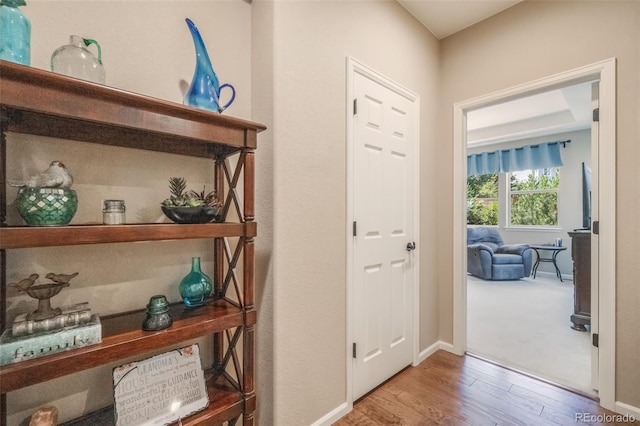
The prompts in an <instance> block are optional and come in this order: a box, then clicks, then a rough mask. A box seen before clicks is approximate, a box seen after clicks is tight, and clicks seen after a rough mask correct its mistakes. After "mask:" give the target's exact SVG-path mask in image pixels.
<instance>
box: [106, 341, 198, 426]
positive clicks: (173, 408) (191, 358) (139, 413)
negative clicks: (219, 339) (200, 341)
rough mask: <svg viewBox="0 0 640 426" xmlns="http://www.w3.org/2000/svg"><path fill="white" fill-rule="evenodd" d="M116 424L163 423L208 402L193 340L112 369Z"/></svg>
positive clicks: (186, 413) (181, 416)
mask: <svg viewBox="0 0 640 426" xmlns="http://www.w3.org/2000/svg"><path fill="white" fill-rule="evenodd" d="M113 387H114V397H115V416H116V426H138V425H167V424H169V423H173V422H175V421H178V420H179V419H182V418H184V417H186V416H188V415H190V414H193V413H195V412H197V411H201V410H203V409H205V408H206V407H207V406H208V405H209V395H208V394H207V389H206V385H205V380H204V372H203V371H202V364H201V362H200V348H199V346H198V345H197V344H194V345H191V346H187V347H184V348H180V349H175V350H172V351H170V352H166V353H163V354H160V355H156V356H154V357H151V358H147V359H145V360H142V361H136V362H132V363H130V364H125V365H121V366H120V367H116V368H114V369H113Z"/></svg>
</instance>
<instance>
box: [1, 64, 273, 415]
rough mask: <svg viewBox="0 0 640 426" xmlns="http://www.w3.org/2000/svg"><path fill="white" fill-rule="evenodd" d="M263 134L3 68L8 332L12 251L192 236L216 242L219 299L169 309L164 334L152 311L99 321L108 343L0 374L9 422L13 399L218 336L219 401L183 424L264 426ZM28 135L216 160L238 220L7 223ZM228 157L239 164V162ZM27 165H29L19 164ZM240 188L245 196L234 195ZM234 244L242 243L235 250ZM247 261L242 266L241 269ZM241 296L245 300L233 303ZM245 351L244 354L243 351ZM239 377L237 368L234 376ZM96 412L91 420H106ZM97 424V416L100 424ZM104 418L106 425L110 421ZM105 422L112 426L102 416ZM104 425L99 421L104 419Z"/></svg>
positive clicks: (213, 381)
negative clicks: (258, 274)
mask: <svg viewBox="0 0 640 426" xmlns="http://www.w3.org/2000/svg"><path fill="white" fill-rule="evenodd" d="M264 129H265V126H263V125H262V124H259V123H254V122H251V121H247V120H241V119H237V118H233V117H228V116H222V115H219V114H214V113H210V112H207V111H203V110H199V109H194V108H190V107H186V106H183V105H180V104H176V103H172V102H167V101H163V100H160V99H154V98H150V97H147V96H141V95H138V94H134V93H130V92H125V91H122V90H117V89H113V88H109V87H105V86H101V85H97V84H93V83H90V82H86V81H82V80H77V79H74V78H70V77H66V76H62V75H58V74H54V73H51V72H47V71H42V70H38V69H34V68H30V67H25V66H22V65H17V64H13V63H10V62H5V61H0V130H1V133H0V167H1V170H0V266H1V269H0V275H1V276H0V278H1V283H0V299H1V301H2V303H1V304H0V305H1V307H0V309H1V312H0V313H1V315H0V321H1V323H0V326H1V327H2V330H3V331H4V329H5V328H6V327H7V324H8V318H7V312H6V303H5V302H6V289H7V276H6V275H7V274H6V263H7V257H6V251H7V250H11V249H18V248H29V247H52V246H65V245H83V244H109V243H128V242H136V241H163V240H185V239H203V238H205V239H211V240H213V244H212V247H213V250H214V263H215V270H214V275H213V281H214V291H213V294H212V297H211V299H210V301H209V302H208V303H207V305H206V306H205V307H202V308H197V309H189V308H186V307H185V306H184V305H183V304H175V305H172V307H171V314H172V317H173V320H174V322H173V325H172V326H171V327H170V328H168V329H165V330H162V331H159V332H145V331H142V329H141V327H140V326H141V324H142V320H143V318H144V315H145V312H144V310H140V311H136V312H124V313H120V314H117V315H111V316H108V317H103V318H101V322H102V329H103V336H102V343H100V344H98V345H93V346H87V347H83V348H79V349H74V350H70V351H66V352H62V353H57V354H53V355H49V356H44V357H40V358H35V359H31V360H28V361H23V362H19V363H15V364H9V365H5V366H2V367H0V394H1V397H0V414H1V418H0V420H1V423H2V424H6V419H7V400H6V394H7V393H8V392H12V391H14V390H17V389H20V388H23V387H26V386H30V385H34V384H37V383H42V382H45V381H48V380H51V379H54V378H57V377H62V376H66V375H69V374H73V373H77V372H80V371H83V370H85V369H89V368H93V367H97V366H100V365H106V364H110V363H112V362H114V361H117V360H121V359H125V358H131V357H135V356H141V357H144V356H145V354H148V353H150V352H153V351H157V349H158V348H162V347H169V346H172V345H175V344H179V343H181V342H185V341H188V340H192V339H194V338H198V337H202V336H207V335H212V336H213V338H212V340H213V348H212V352H213V358H214V365H213V368H211V369H210V370H208V371H207V373H206V374H207V384H208V387H209V396H210V401H211V403H210V404H209V406H208V407H207V408H206V409H205V410H204V411H202V412H199V413H197V414H195V415H192V416H190V417H189V418H186V419H182V423H183V424H184V425H197V424H207V425H209V424H221V423H224V422H229V423H230V424H235V423H236V422H237V421H238V419H239V418H240V417H242V419H243V424H244V425H245V426H250V425H253V424H254V410H255V406H256V398H255V389H254V373H253V372H254V344H255V343H254V342H255V335H254V334H255V324H256V318H257V315H256V310H255V306H254V272H253V265H254V237H255V236H256V234H257V226H256V223H255V222H254V176H255V175H254V173H255V172H254V151H255V149H256V147H257V134H258V133H259V132H261V131H263V130H264ZM11 133H26V134H32V135H40V136H50V137H56V138H64V139H70V140H76V141H82V142H88V143H95V144H104V145H114V146H120V147H123V148H136V149H144V150H150V151H158V152H166V153H172V154H181V155H188V156H193V157H204V158H210V159H211V160H212V161H214V164H215V172H214V173H215V186H216V190H217V191H218V194H221V195H222V196H223V200H224V203H225V204H224V205H225V207H224V212H225V217H226V214H227V213H228V212H229V211H230V210H232V209H235V210H234V212H235V213H234V214H235V216H237V217H238V218H239V222H237V223H209V224H202V225H177V224H127V225H117V226H113V225H111V226H103V225H100V224H83V225H71V226H63V227H28V226H8V225H7V224H6V213H7V192H6V181H7V176H6V164H7V155H6V144H7V135H8V134H9V136H10V134H11ZM230 156H237V160H236V161H234V162H233V164H235V166H234V167H233V168H232V165H231V164H232V162H231V161H229V157H230ZM12 161H20V159H12ZM237 187H238V188H239V187H241V188H242V193H241V194H239V191H238V190H237V189H236V188H237ZM230 239H234V240H236V241H237V245H236V248H235V249H234V250H232V248H231V244H230V243H229V240H230ZM240 260H241V264H242V270H241V271H237V273H236V266H237V264H238V263H239V261H240ZM230 288H233V289H234V292H233V293H234V294H235V297H233V299H231V298H229V297H227V290H228V289H230ZM240 344H241V345H242V354H241V356H239V355H238V351H237V350H236V347H237V346H238V345H240ZM229 370H231V371H233V372H235V377H234V375H233V374H230V373H229ZM109 410H110V409H109V408H106V409H105V410H102V412H101V413H95V414H91V413H90V414H88V415H87V416H86V417H83V419H82V420H78V421H79V422H85V423H86V424H92V419H93V420H94V421H98V419H102V418H103V417H104V416H105V413H107V417H108V412H109ZM92 416H93V417H92ZM101 416H102V417H101ZM99 421H102V420H99ZM94 424H95V423H94Z"/></svg>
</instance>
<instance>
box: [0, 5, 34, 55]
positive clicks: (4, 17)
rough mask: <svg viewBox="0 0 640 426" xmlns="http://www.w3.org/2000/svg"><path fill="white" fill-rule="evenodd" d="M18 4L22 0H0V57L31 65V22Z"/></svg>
mask: <svg viewBox="0 0 640 426" xmlns="http://www.w3.org/2000/svg"><path fill="white" fill-rule="evenodd" d="M18 6H26V3H25V1H24V0H0V59H4V60H6V61H11V62H15V63H18V64H22V65H31V22H29V19H28V18H27V17H26V16H25V15H24V14H23V13H22V11H21V10H20V9H18Z"/></svg>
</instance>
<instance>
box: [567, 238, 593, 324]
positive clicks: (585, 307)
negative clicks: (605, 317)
mask: <svg viewBox="0 0 640 426" xmlns="http://www.w3.org/2000/svg"><path fill="white" fill-rule="evenodd" d="M569 236H570V237H571V257H572V258H573V285H574V290H573V314H572V315H571V328H573V329H574V330H578V331H587V329H586V327H585V325H590V324H591V230H579V231H573V232H569Z"/></svg>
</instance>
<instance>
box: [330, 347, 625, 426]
mask: <svg viewBox="0 0 640 426" xmlns="http://www.w3.org/2000/svg"><path fill="white" fill-rule="evenodd" d="M598 416H601V417H600V418H598ZM603 416H618V415H617V414H615V413H612V412H610V411H607V410H604V409H602V408H601V407H600V406H599V405H598V403H597V402H596V401H593V400H591V399H589V398H586V397H583V396H580V395H577V394H574V393H572V392H569V391H566V390H564V389H561V388H558V387H555V386H553V385H550V384H547V383H545V382H542V381H538V380H536V379H533V378H530V377H528V376H525V375H522V374H518V373H516V372H513V371H510V370H507V369H504V368H502V367H499V366H497V365H494V364H491V363H488V362H485V361H482V360H480V359H477V358H473V357H471V356H464V357H460V356H457V355H453V354H451V353H449V352H445V351H438V352H436V353H435V354H433V355H432V356H431V357H429V358H428V359H426V360H425V361H424V362H422V364H420V365H419V366H417V367H409V368H407V369H405V370H403V371H402V372H400V373H399V374H397V375H396V376H394V377H393V378H392V379H390V380H389V381H387V382H386V383H384V384H383V385H381V386H380V387H378V388H376V389H375V390H373V391H372V392H370V393H369V394H367V395H366V396H365V397H363V398H362V399H360V400H359V401H357V402H356V403H355V404H354V408H353V411H352V412H350V413H349V414H348V415H346V416H345V417H343V418H342V419H340V420H339V421H338V422H337V423H334V426H353V425H358V426H366V425H407V426H413V425H509V426H511V425H514V426H515V425H533V426H543V425H575V424H580V423H584V424H590V425H622V424H629V423H624V422H621V421H619V422H616V421H614V420H617V419H616V418H603ZM620 417H621V416H620ZM636 424H638V423H636Z"/></svg>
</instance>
